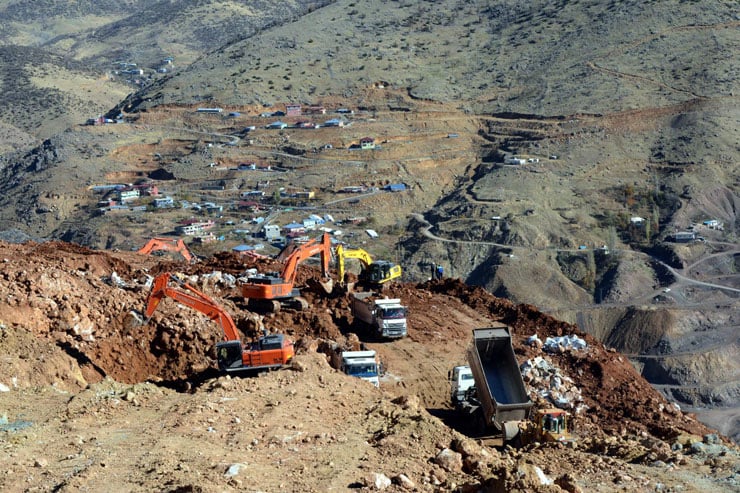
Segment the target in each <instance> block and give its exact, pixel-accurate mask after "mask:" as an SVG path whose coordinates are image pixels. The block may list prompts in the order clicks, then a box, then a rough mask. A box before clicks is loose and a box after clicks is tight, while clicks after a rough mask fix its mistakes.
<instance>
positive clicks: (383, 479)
mask: <svg viewBox="0 0 740 493" xmlns="http://www.w3.org/2000/svg"><path fill="white" fill-rule="evenodd" d="M367 483H368V484H367V486H370V487H372V488H375V489H376V490H378V491H381V490H384V489H386V488H388V487H389V486H390V485H391V480H390V478H389V477H388V476H386V475H385V474H383V473H380V472H374V473H372V474H371V475H370V477H369V478H368V481H367Z"/></svg>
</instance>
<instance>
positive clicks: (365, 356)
mask: <svg viewBox="0 0 740 493" xmlns="http://www.w3.org/2000/svg"><path fill="white" fill-rule="evenodd" d="M341 370H342V371H343V372H344V373H346V374H347V375H350V376H353V377H357V378H361V379H363V380H367V381H368V382H370V383H372V384H373V385H375V386H376V387H380V372H381V368H380V363H379V362H378V356H377V353H376V352H375V351H344V352H342V367H341Z"/></svg>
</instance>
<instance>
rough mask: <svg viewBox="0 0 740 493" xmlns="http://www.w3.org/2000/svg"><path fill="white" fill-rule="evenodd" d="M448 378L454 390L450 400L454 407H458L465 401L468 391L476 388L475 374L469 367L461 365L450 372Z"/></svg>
mask: <svg viewBox="0 0 740 493" xmlns="http://www.w3.org/2000/svg"><path fill="white" fill-rule="evenodd" d="M447 378H448V380H449V381H450V387H451V390H452V392H451V394H450V400H451V401H452V405H453V406H455V407H457V406H458V405H459V404H460V402H462V401H464V400H465V396H466V395H467V393H468V390H469V389H470V388H471V387H475V380H474V379H473V372H472V371H471V370H470V367H469V366H465V365H460V366H456V367H454V368H453V369H452V370H450V372H449V374H448V375H447Z"/></svg>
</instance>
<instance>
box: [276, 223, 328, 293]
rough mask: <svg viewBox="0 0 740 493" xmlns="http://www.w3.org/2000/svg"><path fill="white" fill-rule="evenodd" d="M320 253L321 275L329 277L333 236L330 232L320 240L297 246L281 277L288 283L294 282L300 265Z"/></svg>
mask: <svg viewBox="0 0 740 493" xmlns="http://www.w3.org/2000/svg"><path fill="white" fill-rule="evenodd" d="M319 253H320V254H321V275H322V276H323V277H327V276H328V275H329V262H330V261H331V237H330V236H329V234H328V233H324V234H323V235H322V237H321V241H320V242H318V241H316V240H311V241H309V242H308V243H305V244H303V245H301V246H299V247H298V248H296V249H295V251H293V253H291V254H290V256H289V257H288V260H287V261H286V262H285V266H284V267H283V271H282V273H281V274H280V277H282V278H283V280H285V283H286V284H293V283H294V282H295V278H296V275H297V274H298V265H299V264H300V263H301V262H303V261H304V260H306V259H307V258H310V257H313V256H314V255H316V254H319Z"/></svg>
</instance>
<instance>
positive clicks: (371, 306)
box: [350, 291, 408, 339]
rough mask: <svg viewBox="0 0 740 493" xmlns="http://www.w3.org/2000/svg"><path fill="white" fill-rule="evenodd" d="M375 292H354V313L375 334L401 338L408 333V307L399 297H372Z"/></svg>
mask: <svg viewBox="0 0 740 493" xmlns="http://www.w3.org/2000/svg"><path fill="white" fill-rule="evenodd" d="M373 295H374V293H373V292H369V291H366V292H362V293H352V296H351V297H350V301H351V307H352V315H353V316H354V317H355V318H357V319H359V320H361V321H362V322H364V323H365V324H366V325H367V326H369V327H370V330H371V331H372V334H373V336H375V337H381V338H385V339H400V338H401V337H405V336H406V334H407V331H408V330H407V326H406V307H405V306H404V305H402V304H401V300H400V299H399V298H392V299H388V298H372V296H373Z"/></svg>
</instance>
